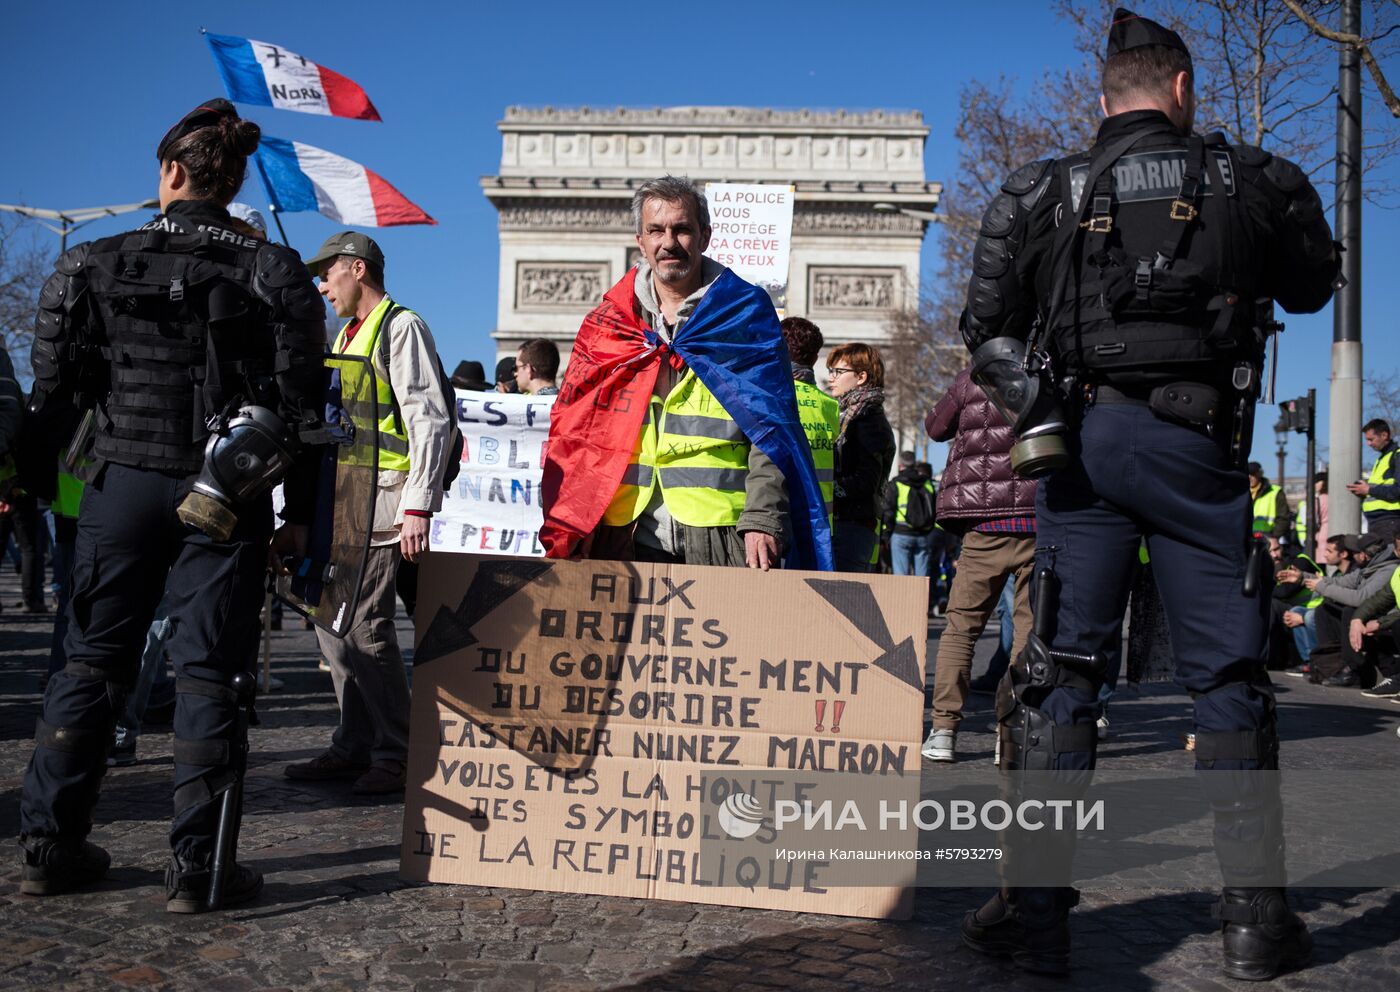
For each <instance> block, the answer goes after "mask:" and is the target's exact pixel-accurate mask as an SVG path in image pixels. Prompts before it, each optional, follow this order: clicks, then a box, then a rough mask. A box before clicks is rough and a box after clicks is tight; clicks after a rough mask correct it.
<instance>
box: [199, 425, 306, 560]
mask: <svg viewBox="0 0 1400 992" xmlns="http://www.w3.org/2000/svg"><path fill="white" fill-rule="evenodd" d="M295 449H296V440H295V438H294V436H293V435H292V433H291V431H290V430H288V428H287V425H286V424H285V423H284V422H283V421H282V418H281V417H279V416H277V415H276V414H275V413H273V412H272V411H271V410H269V409H267V408H266V407H261V406H244V407H241V408H240V409H239V411H238V414H237V415H236V416H235V417H234V418H233V419H232V420H230V421H229V422H228V424H227V425H226V426H225V427H224V429H223V430H221V431H219V432H218V433H216V434H213V435H211V436H210V438H209V443H208V444H207V445H205V448H204V468H203V470H202V471H201V472H200V473H199V478H197V479H196V480H195V483H194V489H193V490H191V491H190V494H189V495H188V496H186V497H185V499H184V501H183V502H182V503H181V504H180V507H179V509H178V510H177V511H176V513H177V514H178V515H179V517H180V520H181V521H182V522H183V523H185V524H187V525H188V526H190V527H193V528H195V529H196V530H199V531H203V532H204V533H205V534H208V535H209V536H210V537H212V538H213V539H214V540H216V541H227V540H228V539H229V538H230V537H232V536H233V529H234V527H235V526H237V524H238V506H239V504H242V503H247V502H249V501H250V500H252V499H254V498H255V497H257V496H261V495H262V494H263V493H265V492H267V491H268V490H269V489H271V488H272V487H273V486H274V485H276V484H277V482H278V480H280V479H281V478H282V476H283V475H285V474H286V472H287V469H288V468H289V467H290V466H291V464H292V453H293V452H294V451H295Z"/></svg>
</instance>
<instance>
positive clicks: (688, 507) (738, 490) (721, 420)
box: [603, 369, 749, 527]
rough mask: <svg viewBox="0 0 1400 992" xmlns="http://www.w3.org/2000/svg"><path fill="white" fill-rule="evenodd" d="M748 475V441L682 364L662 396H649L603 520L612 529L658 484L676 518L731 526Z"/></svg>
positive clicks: (636, 511)
mask: <svg viewBox="0 0 1400 992" xmlns="http://www.w3.org/2000/svg"><path fill="white" fill-rule="evenodd" d="M748 474H749V443H748V440H747V439H746V438H745V437H744V434H743V432H742V431H740V430H739V427H738V425H737V424H735V423H734V418H732V417H730V416H729V413H728V412H727V411H726V410H725V409H724V407H723V406H721V405H720V402H719V400H717V399H715V398H714V396H713V395H712V394H711V393H710V391H709V390H708V389H706V388H705V384H704V383H703V382H701V381H700V379H699V377H698V376H696V374H695V372H694V371H693V370H691V369H686V371H685V375H684V376H682V377H681V381H680V382H678V383H677V384H676V386H675V388H673V389H672V390H671V395H669V396H667V397H666V399H665V400H664V401H662V400H660V399H659V398H658V397H655V396H653V397H652V401H651V403H650V405H649V406H648V410H647V418H646V420H645V422H644V423H643V424H642V430H641V433H640V434H639V435H638V437H637V443H636V445H635V446H634V447H633V449H632V460H631V463H630V464H629V465H628V467H627V470H626V471H625V472H624V473H623V477H622V484H621V485H619V486H618V489H617V492H616V493H615V494H614V495H613V498H612V502H611V503H610V504H609V505H608V509H607V511H606V512H604V514H603V522H604V523H605V524H608V525H609V526H612V527H620V526H622V525H624V524H629V523H631V522H632V521H633V520H636V519H637V518H638V517H640V516H641V515H642V511H643V510H645V509H646V506H647V503H649V502H650V501H651V497H652V488H653V486H654V485H655V484H657V483H659V484H660V486H661V489H662V491H663V493H664V494H665V502H666V509H667V510H668V511H669V512H670V514H671V516H672V517H674V518H675V520H676V522H677V523H681V524H684V525H686V526H688V527H733V526H734V525H735V524H737V523H738V522H739V514H740V513H742V512H743V510H744V500H745V485H746V483H747V481H748Z"/></svg>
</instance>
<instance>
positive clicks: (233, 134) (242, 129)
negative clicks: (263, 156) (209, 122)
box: [220, 118, 262, 158]
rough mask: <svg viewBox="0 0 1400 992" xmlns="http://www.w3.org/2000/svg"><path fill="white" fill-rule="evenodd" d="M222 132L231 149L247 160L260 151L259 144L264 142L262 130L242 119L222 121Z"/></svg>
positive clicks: (225, 119)
mask: <svg viewBox="0 0 1400 992" xmlns="http://www.w3.org/2000/svg"><path fill="white" fill-rule="evenodd" d="M220 130H221V131H223V134H224V138H225V140H226V141H227V142H228V145H229V147H230V148H232V149H233V151H234V152H236V153H237V154H239V155H242V156H243V157H245V158H246V157H248V156H249V155H251V154H253V152H255V151H257V150H258V142H259V141H261V140H262V128H260V127H258V125H257V124H255V123H254V122H252V121H248V120H243V119H241V118H224V120H222V121H220Z"/></svg>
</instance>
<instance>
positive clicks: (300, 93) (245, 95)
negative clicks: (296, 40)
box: [204, 33, 379, 121]
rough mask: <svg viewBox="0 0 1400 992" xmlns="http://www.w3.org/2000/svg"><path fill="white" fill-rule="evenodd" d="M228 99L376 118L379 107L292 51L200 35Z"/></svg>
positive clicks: (248, 40)
mask: <svg viewBox="0 0 1400 992" xmlns="http://www.w3.org/2000/svg"><path fill="white" fill-rule="evenodd" d="M204 40H205V41H207V42H209V50H210V51H211V52H213V53H214V62H215V64H216V65H218V67H219V75H221V76H223V78H224V88H225V89H227V90H228V98H229V99H230V100H232V101H234V102H235V103H254V104H260V105H262V106H264V107H277V108H279V109H281V110H300V111H301V112H302V113H306V114H326V115H329V116H331V117H355V118H359V119H360V120H364V121H377V120H379V111H377V110H375V109H374V104H372V103H370V102H369V97H368V96H366V95H365V91H364V90H362V89H360V87H359V85H358V84H356V83H353V82H351V81H350V80H348V79H346V78H345V77H344V76H342V75H341V74H340V73H338V72H332V71H331V70H330V69H327V68H326V67H325V66H323V65H317V64H316V63H315V62H312V61H310V60H309V59H304V58H302V57H301V56H300V55H298V54H296V52H289V51H287V50H286V49H285V48H281V47H279V46H277V45H273V44H270V43H269V42H266V41H254V40H253V39H251V38H236V37H234V36H233V35H228V34H208V33H206V34H205V35H204Z"/></svg>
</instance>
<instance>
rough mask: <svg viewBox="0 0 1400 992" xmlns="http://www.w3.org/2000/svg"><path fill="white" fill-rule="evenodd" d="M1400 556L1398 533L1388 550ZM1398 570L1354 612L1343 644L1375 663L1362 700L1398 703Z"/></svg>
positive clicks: (1399, 571) (1399, 591) (1399, 693)
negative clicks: (1372, 681) (1373, 675)
mask: <svg viewBox="0 0 1400 992" xmlns="http://www.w3.org/2000/svg"><path fill="white" fill-rule="evenodd" d="M1391 550H1392V551H1393V552H1395V554H1397V555H1400V533H1397V534H1396V536H1395V542H1394V544H1393V545H1392V547H1391ZM1397 607H1400V570H1397V571H1393V572H1392V573H1391V576H1390V581H1389V582H1387V583H1386V584H1385V585H1384V586H1382V587H1381V588H1380V589H1378V590H1376V592H1375V593H1373V594H1372V595H1371V596H1369V597H1367V599H1366V601H1365V602H1364V603H1362V604H1361V605H1360V606H1358V607H1357V608H1356V613H1355V614H1354V615H1353V616H1352V618H1351V624H1350V630H1349V631H1348V638H1347V640H1348V641H1349V643H1350V647H1351V649H1352V651H1354V652H1356V653H1358V654H1365V653H1366V650H1367V648H1368V647H1369V648H1370V649H1371V651H1372V657H1373V658H1374V659H1375V664H1376V671H1377V681H1376V684H1375V685H1373V686H1371V688H1369V689H1363V690H1361V694H1362V695H1363V696H1372V697H1374V698H1391V699H1400V626H1397V623H1400V608H1397Z"/></svg>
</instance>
